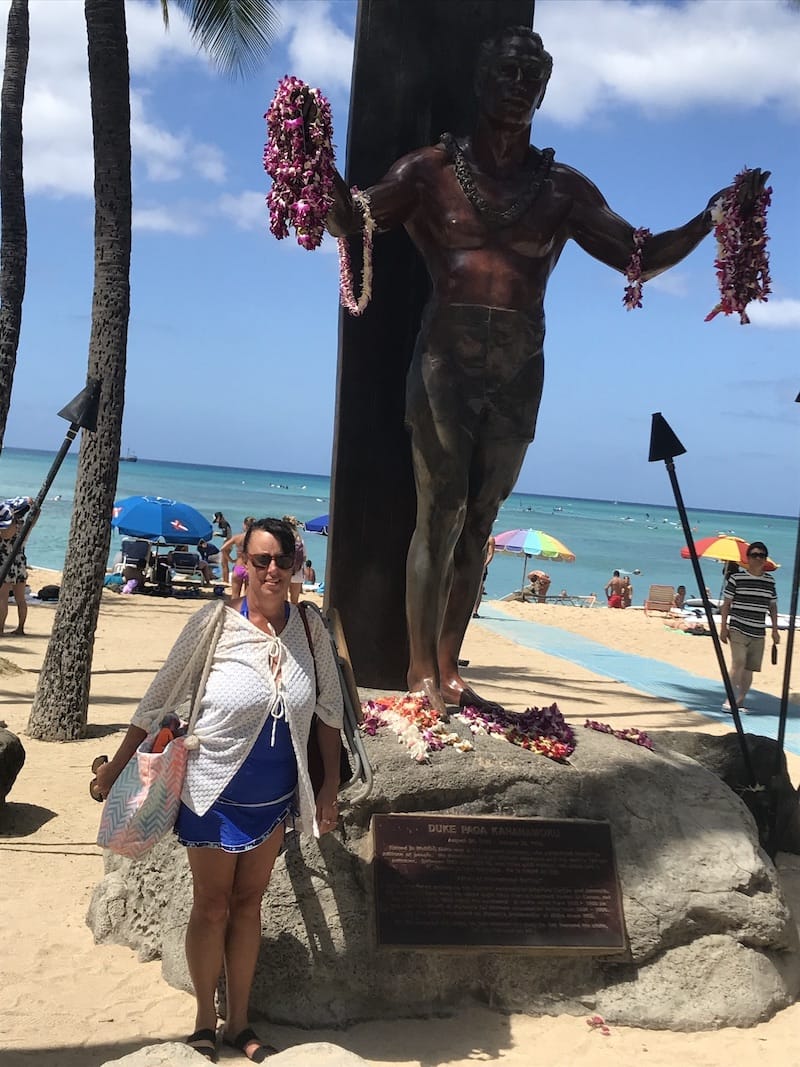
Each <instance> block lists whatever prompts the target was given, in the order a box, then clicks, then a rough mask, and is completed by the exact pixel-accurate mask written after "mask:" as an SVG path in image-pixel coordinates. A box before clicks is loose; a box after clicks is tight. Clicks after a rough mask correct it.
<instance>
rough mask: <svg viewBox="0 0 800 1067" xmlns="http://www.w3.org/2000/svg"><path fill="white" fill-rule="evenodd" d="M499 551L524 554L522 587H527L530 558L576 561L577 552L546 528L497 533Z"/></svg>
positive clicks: (561, 561) (560, 561)
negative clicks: (549, 532)
mask: <svg viewBox="0 0 800 1067" xmlns="http://www.w3.org/2000/svg"><path fill="white" fill-rule="evenodd" d="M494 547H495V550H496V551H497V552H513V553H514V554H515V555H518V556H522V557H523V562H522V588H523V589H524V588H525V571H526V568H527V561H528V560H529V559H549V560H551V561H552V562H553V563H574V562H575V553H574V552H571V551H570V550H569V549H568V548H567V546H566V545H565V544H563V543H562V542H561V541H559V540H558V538H557V537H552V536H551V535H550V534H548V533H545V532H544V530H506V532H505V533H500V534H496V535H495V539H494Z"/></svg>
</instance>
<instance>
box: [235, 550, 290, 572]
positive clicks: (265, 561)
mask: <svg viewBox="0 0 800 1067" xmlns="http://www.w3.org/2000/svg"><path fill="white" fill-rule="evenodd" d="M273 560H275V566H276V567H280V569H281V570H282V571H288V570H291V568H292V567H293V566H294V554H292V555H291V556H272V555H270V553H269V552H259V553H258V554H257V555H248V557H247V561H248V563H252V564H253V566H254V567H255V569H256V570H257V571H265V570H266V569H267V567H269V565H270V563H272V561H273Z"/></svg>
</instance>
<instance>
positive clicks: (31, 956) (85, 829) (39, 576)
mask: <svg viewBox="0 0 800 1067" xmlns="http://www.w3.org/2000/svg"><path fill="white" fill-rule="evenodd" d="M57 580H58V575H54V574H53V573H52V572H47V571H42V570H38V569H35V570H34V571H33V572H32V575H31V587H32V588H33V589H38V588H39V587H40V586H42V585H45V584H48V583H49V582H51V581H57ZM197 606H198V603H197V601H193V600H191V599H186V600H179V599H163V600H162V599H156V598H151V597H135V596H133V597H125V596H118V595H115V594H113V593H110V592H106V593H104V596H103V604H102V609H101V615H100V623H99V628H98V633H97V639H96V644H95V655H94V662H93V680H92V695H91V705H90V713H89V723H90V728H89V733H90V736H89V737H88V738H87V739H86V740H84V741H79V742H72V743H69V744H52V743H51V744H48V743H45V742H37V741H33V740H31V739H30V738H28V737H26V736H25V729H26V724H27V720H28V714H29V710H30V702H31V698H32V696H33V693H34V690H35V686H36V679H37V673H38V670H39V668H40V665H41V662H42V658H43V655H44V652H45V648H46V645H47V638H48V634H49V630H50V626H51V624H52V619H53V615H54V608H53V607H52V606H48V605H31V606H30V609H29V612H28V623H27V630H28V634H27V636H25V637H16V636H11V635H6V636H5V637H3V638H0V690H1V692H2V707H0V719H3V720H5V722H6V723H7V725H8V727H9V729H11V730H12V731H13V732H14V733H16V734H18V735H19V736H20V738H21V739H22V742H23V744H24V746H25V749H26V753H27V761H26V764H25V767H24V768H23V770H22V772H21V773H20V776H19V778H18V780H17V782H16V784H15V786H14V788H13V790H12V792H11V794H10V795H9V798H8V804H7V808H6V811H5V813H4V815H3V816H2V817H0V856H1V857H2V858H1V860H0V862H2V877H0V902H1V903H2V909H3V920H4V921H3V924H2V934H0V986H1V987H2V989H3V998H2V1005H1V1006H0V1050H1V1051H2V1063H3V1067H22V1065H24V1064H32V1063H36V1064H37V1067H56V1065H58V1067H95V1065H99V1064H101V1063H104V1062H106V1061H108V1060H114V1059H117V1058H119V1057H121V1056H123V1055H125V1054H127V1053H129V1052H132V1051H134V1050H135V1049H137V1048H140V1047H142V1046H143V1045H148V1044H153V1043H156V1042H158V1041H164V1040H182V1039H183V1037H185V1035H186V1034H187V1033H188V1032H189V1030H190V1029H191V1022H192V1018H193V999H192V998H191V997H190V996H189V995H187V994H185V993H182V992H179V991H178V990H175V989H172V988H171V987H170V986H168V985H167V984H166V983H165V982H164V981H163V980H162V978H161V973H160V964H159V963H158V962H151V963H140V962H139V961H138V959H137V958H136V955H135V954H134V953H133V952H131V951H130V950H129V949H127V948H123V947H121V946H108V945H100V946H97V945H95V944H94V942H93V938H92V935H91V933H90V931H89V929H88V928H87V927H86V925H85V915H86V910H87V906H88V902H89V898H90V896H91V892H92V888H93V886H94V885H95V884H96V883H97V882H98V881H99V879H100V878H101V877H102V874H103V860H102V855H101V852H100V850H99V849H98V848H97V847H96V846H95V844H94V839H95V834H96V830H97V823H98V818H99V812H100V808H99V805H97V804H95V803H94V802H93V801H92V800H91V798H90V797H89V793H88V779H89V773H88V768H89V765H90V763H91V761H92V758H93V757H94V756H95V755H97V754H98V753H100V752H110V751H112V750H113V749H114V747H115V746H116V744H117V743H118V740H119V736H120V735H121V733H122V732H123V731H124V729H125V727H126V725H127V722H128V720H129V718H130V715H131V713H132V712H133V709H134V708H135V706H136V703H137V701H138V699H139V697H140V696H141V695H142V694H143V692H144V690H145V688H146V686H147V684H148V682H149V680H150V678H151V677H152V675H153V673H154V672H155V670H156V669H157V668H158V666H159V665H160V663H161V661H162V660H163V657H164V654H165V652H166V651H167V650H168V649H169V647H170V645H171V643H172V642H173V640H174V639H175V637H176V636H177V634H178V632H179V630H180V628H181V627H182V625H183V624H184V622H185V620H186V619H187V617H188V616H189V615H190V614H191V613H192V612H193V611H194V610H196V608H197ZM502 607H503V609H504V610H508V611H511V612H512V613H514V614H519V616H520V617H523V618H533V619H535V620H536V621H537V622H540V623H543V624H544V625H548V626H557V627H559V628H561V629H566V630H569V631H571V632H573V633H577V634H580V635H582V636H584V637H588V638H591V639H592V640H595V641H598V642H601V643H604V644H606V645H607V646H608V647H610V648H614V649H618V650H620V651H626V652H632V653H636V654H639V655H644V656H648V657H652V658H655V659H660V660H663V661H664V662H666V663H669V664H672V665H674V666H678V667H682V668H684V669H685V670H689V671H692V672H694V673H696V674H699V675H702V676H705V677H708V678H717V679H718V673H717V666H716V660H715V658H714V653H713V647H712V644H711V641H710V639H709V638H704V637H694V636H687V635H685V634H682V633H679V632H675V631H671V630H669V629H667V628H666V627H665V626H664V623H663V621H662V620H661V619H660V618H657V617H647V616H645V615H644V612H642V611H634V610H631V611H609V610H608V609H606V608H604V607H602V608H599V607H595V608H592V609H584V608H575V607H568V606H561V605H552V604H550V605H538V604H536V605H532V604H510V605H509V604H504V605H503V606H502ZM493 608H494V606H493V605H491V604H485V606H484V608H482V611H485V612H486V614H487V615H489V614H490V613H491V612H492V610H493ZM9 625H10V626H11V627H13V626H14V625H16V618H15V609H14V607H13V606H12V608H11V610H10V615H9ZM463 654H464V656H465V658H467V659H469V661H470V666H469V668H468V669H467V670H466V671H465V674H466V675H467V676H468V678H469V680H470V681H471V682H473V683H474V684H475V685H476V687H477V688H479V689H480V691H482V692H485V693H486V695H487V696H490V697H493V698H495V699H498V700H500V701H501V702H502V703H504V704H505V705H507V706H508V707H511V708H516V709H518V710H522V709H523V708H525V707H528V706H530V705H532V704H539V705H541V704H545V703H551V702H552V701H554V700H555V701H556V702H557V703H558V704H559V707H560V708H561V710H562V711H563V712H564V714H565V716H566V717H567V719H568V720H569V721H570V722H572V723H573V724H581V723H582V722H583V720H584V719H586V718H594V719H600V720H602V721H605V722H609V723H611V724H613V725H615V726H623V725H624V726H637V727H641V728H643V729H655V728H671V729H675V728H681V729H687V730H707V731H709V732H715V733H722V732H725V731H726V727H725V725H724V724H722V723H717V722H712V721H710V720H707V719H704V718H703V717H701V716H699V715H697V714H694V713H691V712H689V711H687V710H686V709H685V708H682V707H681V706H680V705H679V704H674V703H670V702H666V701H663V700H658V699H655V698H653V697H651V696H646V695H643V694H641V693H637V692H635V691H634V690H632V689H629V688H628V687H626V686H624V685H622V684H620V683H618V682H615V681H614V680H613V679H609V678H606V677H600V676H597V675H595V674H593V673H592V672H591V671H590V670H588V669H586V668H584V667H580V666H577V665H573V664H571V663H569V662H567V661H565V660H563V659H558V658H556V657H553V656H548V655H545V654H543V653H541V652H538V651H534V650H531V649H527V648H522V647H521V646H518V645H516V644H514V643H513V642H511V641H508V640H505V639H503V638H501V637H497V636H495V635H494V634H492V633H490V632H489V631H488V629H486V628H485V627H484V626H483V625H482V623H481V621H480V620H477V621H476V622H474V623H473V624H472V625H471V626H470V628H469V631H468V633H467V639H466V642H465V646H464V652H463ZM796 659H800V652H796ZM797 666H798V664H795V668H796V667H797ZM794 677H795V679H796V681H795V686H794V688H795V689H797V688H798V680H797V679H798V675H797V671H796V669H795V672H794ZM781 681H782V670H781V669H776V668H772V669H771V668H770V667H769V666H768V665H765V669H764V671H763V672H762V673H761V675H760V676H757V677H756V683H755V685H756V687H757V688H759V689H761V690H763V691H765V692H768V693H772V694H774V695H776V696H777V695H780V690H781ZM746 725H747V724H746ZM465 758H468V757H465ZM536 758H539V757H536ZM788 761H789V767H790V772H791V775H792V779H793V781H794V782H795V783H796V782H797V781H798V779H800V758H798V757H796V756H793V755H791V754H790V755H789V758H788ZM782 865H783V868H784V877H785V880H786V885H787V892H788V893H789V896H790V899H792V900H798V901H800V893H798V892H797V890H796V889H795V888H794V887H795V885H797V884H800V857H796V856H785V857H782ZM798 917H800V914H798ZM588 1014H589V1013H587V1015H588ZM798 1025H800V1008H799V1007H798V1005H794V1006H792V1007H791V1008H789V1009H787V1010H785V1011H783V1012H781V1013H779V1014H778V1015H777V1016H776V1017H775V1018H774V1019H772V1020H771V1021H769V1022H767V1023H763V1024H760V1025H759V1026H757V1027H754V1028H752V1029H750V1030H737V1029H728V1030H720V1031H716V1032H707V1033H698V1034H676V1033H671V1032H655V1031H645V1030H637V1029H635V1028H618V1027H613V1028H612V1029H611V1033H610V1034H609V1035H608V1036H603V1035H601V1034H600V1033H599V1032H598V1031H595V1030H592V1029H590V1027H589V1026H587V1023H586V1019H585V1017H583V1016H578V1017H576V1016H557V1017H540V1018H534V1017H528V1016H523V1015H504V1014H499V1013H493V1012H491V1011H489V1010H488V1009H486V1008H483V1007H477V1008H475V1009H474V1010H470V1011H468V1012H462V1013H459V1014H457V1015H455V1016H453V1017H448V1018H436V1019H429V1020H407V1021H403V1022H392V1023H371V1024H365V1025H360V1026H357V1027H353V1028H351V1029H350V1030H347V1031H314V1032H307V1031H302V1030H296V1029H289V1028H283V1027H275V1028H270V1037H271V1038H272V1040H273V1041H274V1043H275V1044H276V1045H277V1046H278V1047H279V1048H284V1047H288V1046H290V1045H297V1044H302V1043H304V1042H307V1041H323V1040H328V1041H332V1042H334V1043H336V1044H339V1045H341V1046H343V1047H346V1048H348V1049H350V1050H352V1051H353V1052H355V1053H357V1054H359V1055H361V1056H363V1057H364V1058H365V1059H366V1060H367V1061H368V1062H370V1063H372V1064H376V1065H378V1064H405V1065H409V1067H412V1065H413V1067H416V1065H419V1067H434V1065H449V1067H467V1065H471V1064H474V1063H476V1062H492V1061H497V1062H502V1063H503V1064H504V1065H506V1067H528V1065H529V1064H531V1063H533V1062H538V1061H541V1062H544V1063H547V1064H549V1065H551V1067H560V1065H567V1064H570V1065H571V1064H573V1063H575V1062H581V1063H585V1064H587V1065H589V1067H595V1065H596V1067H606V1065H608V1067H611V1065H612V1064H613V1065H614V1067H629V1065H631V1067H632V1065H633V1064H637V1065H638V1064H641V1063H642V1062H647V1063H649V1064H652V1065H658V1067H666V1065H668V1064H669V1065H672V1064H675V1063H676V1062H679V1061H685V1062H687V1063H691V1064H693V1065H701V1067H703V1065H708V1067H716V1065H720V1067H721V1065H726V1067H730V1065H738V1064H742V1065H745V1064H750V1063H753V1062H756V1061H761V1060H766V1059H767V1058H768V1059H769V1060H770V1062H771V1063H773V1064H775V1065H778V1067H791V1065H800V1051H798V1049H797V1037H796V1035H797V1032H798ZM264 1029H266V1028H264ZM228 1059H231V1060H233V1059H237V1060H238V1061H239V1062H242V1063H244V1062H245V1061H244V1059H242V1058H241V1057H239V1056H238V1054H236V1053H232V1052H231V1051H230V1050H225V1051H223V1053H222V1054H221V1060H222V1062H227V1061H228ZM198 1062H200V1061H199V1060H198Z"/></svg>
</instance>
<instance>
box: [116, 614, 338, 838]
mask: <svg viewBox="0 0 800 1067" xmlns="http://www.w3.org/2000/svg"><path fill="white" fill-rule="evenodd" d="M214 609H215V605H214V604H213V603H209V604H207V605H205V606H204V607H202V608H201V609H200V611H198V612H197V613H196V614H195V615H193V616H192V617H191V619H189V621H188V622H187V624H186V626H185V627H184V628H183V630H182V632H181V634H180V636H179V637H178V640H177V641H176V642H175V644H174V646H173V648H172V650H171V652H170V653H169V655H168V656H167V659H166V661H165V662H164V666H163V667H162V668H161V670H160V671H159V672H158V674H157V675H156V676H155V678H154V679H153V681H152V682H151V684H150V686H149V688H148V690H147V692H146V693H145V695H144V696H143V697H142V700H141V702H140V703H139V706H138V708H137V709H136V712H135V714H134V716H133V718H132V719H131V722H132V724H133V725H134V726H138V727H140V728H141V729H142V730H146V731H147V732H148V733H150V732H151V731H152V730H153V728H154V726H156V725H157V724H158V723H159V722H160V721H161V718H162V717H163V715H164V714H165V712H166V711H169V710H171V709H166V708H165V707H164V704H165V701H166V700H168V699H169V697H170V695H171V694H172V692H173V690H174V688H175V686H176V684H177V683H178V681H179V679H180V675H181V672H182V671H183V669H184V667H185V666H186V664H187V662H188V661H189V658H190V657H191V654H192V651H193V650H194V648H195V647H196V646H197V644H198V642H200V641H202V640H203V638H204V636H206V634H207V627H208V626H210V625H213V619H214V617H215V611H214ZM307 618H308V624H309V628H310V630H311V636H312V640H313V642H314V656H313V657H312V654H311V649H310V648H309V646H308V640H307V638H306V632H305V627H304V626H303V620H302V618H301V616H300V612H299V610H298V609H297V608H296V607H295V606H294V605H291V606H290V609H289V618H288V620H287V622H286V626H285V627H284V629H283V632H282V633H281V634H280V636H279V637H278V638H273V637H271V636H270V635H268V634H265V633H264V632H263V631H262V630H259V629H258V627H256V626H254V625H253V624H252V623H251V622H250V621H249V620H248V619H246V618H245V617H244V616H243V615H241V614H240V613H239V612H238V611H234V610H233V609H232V608H228V607H226V608H225V609H224V620H223V626H222V631H221V633H220V637H219V641H218V642H217V647H216V651H215V653H214V660H213V663H212V667H211V673H210V674H209V677H208V682H207V684H206V688H205V692H204V694H203V698H202V701H201V705H200V709H201V710H200V717H199V719H198V722H197V725H196V727H195V734H196V736H197V738H198V740H199V741H200V744H199V746H198V747H197V748H196V749H194V750H193V751H191V752H190V753H189V760H188V765H187V770H186V781H185V783H184V787H183V793H182V795H181V799H182V800H183V802H184V804H186V806H187V807H189V808H190V809H191V810H192V811H194V812H196V814H198V815H205V813H206V812H207V811H208V809H209V808H210V807H211V805H212V804H213V803H214V801H215V800H216V799H217V798H218V797H219V795H220V794H221V793H222V792H223V790H224V789H225V787H226V786H227V785H228V783H229V782H230V780H231V779H232V778H233V776H234V775H235V774H236V772H237V771H238V770H239V768H240V767H241V765H242V764H243V763H244V761H245V759H246V758H247V755H248V753H249V752H250V749H251V748H252V747H253V745H254V743H255V741H256V738H257V737H258V735H259V733H260V732H261V728H262V727H263V725H264V723H265V722H266V721H267V719H268V718H269V716H270V713H271V711H270V709H271V708H273V707H274V706H276V704H277V700H276V698H277V697H279V698H280V701H281V705H282V707H283V709H284V711H285V714H286V719H287V721H288V724H289V731H290V735H291V739H292V745H293V747H294V752H295V756H296V757H297V794H298V795H297V800H298V802H299V810H300V819H299V827H298V828H299V829H300V830H302V831H303V832H305V833H309V832H311V833H313V834H314V835H315V836H317V837H318V836H319V827H318V826H317V820H316V802H315V800H314V792H313V789H312V786H311V779H310V777H309V773H308V756H307V746H308V735H309V731H310V728H311V718H312V715H313V714H314V712H315V711H316V713H317V715H319V717H320V718H321V719H322V721H323V722H324V723H327V725H328V726H332V727H334V728H337V729H341V726H342V690H341V686H340V684H339V675H338V672H337V669H336V663H335V661H334V657H333V651H332V649H331V645H330V641H329V639H328V635H327V633H326V631H325V627H324V625H323V623H322V621H321V620H320V619H319V617H318V616H317V615H316V614H315V613H314V612H309V613H308V616H307ZM274 641H277V643H278V645H279V651H280V655H281V672H280V673H281V676H280V681H279V684H278V687H277V690H276V684H275V679H274V677H273V674H272V671H271V670H270V666H269V658H268V649H269V647H270V644H271V642H274ZM200 658H201V660H202V657H200ZM202 669H203V663H202V662H199V663H197V665H196V671H195V672H194V676H193V677H191V678H188V679H187V681H186V685H185V690H186V691H185V694H181V695H180V696H179V698H178V700H177V701H176V703H180V702H181V701H182V700H189V699H190V698H191V695H192V693H193V692H194V690H195V688H196V687H197V684H198V682H199V680H200V675H201V674H202ZM315 672H316V679H317V682H318V685H319V696H318V697H317V695H316V685H315Z"/></svg>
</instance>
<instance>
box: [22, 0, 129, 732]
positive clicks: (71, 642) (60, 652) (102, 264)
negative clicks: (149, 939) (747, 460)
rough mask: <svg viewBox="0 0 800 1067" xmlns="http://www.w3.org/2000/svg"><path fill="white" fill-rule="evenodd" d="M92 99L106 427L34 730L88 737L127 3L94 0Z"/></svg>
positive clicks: (119, 350) (90, 440)
mask: <svg viewBox="0 0 800 1067" xmlns="http://www.w3.org/2000/svg"><path fill="white" fill-rule="evenodd" d="M84 10H85V14H86V29H87V34H88V43H89V85H90V90H91V99H92V131H93V136H94V194H95V274H94V299H93V303H92V332H91V338H90V342H89V371H88V373H89V377H91V378H96V379H99V380H100V382H101V393H100V409H99V413H98V419H97V432H96V433H86V432H84V433H83V434H82V437H81V448H80V454H79V457H78V474H77V483H76V487H75V506H74V509H73V513H72V524H71V526H70V533H69V543H68V547H67V557H66V561H65V565H64V574H63V578H62V585H61V595H60V597H59V601H58V608H57V610H56V616H55V620H54V622H53V631H52V635H51V638H50V643H49V645H48V647H47V654H46V655H45V660H44V664H43V666H42V672H41V674H40V677H39V685H38V687H37V690H36V696H35V697H34V702H33V707H32V709H31V715H30V719H29V721H28V733H29V734H30V735H31V736H32V737H36V738H39V739H41V740H44V741H72V740H76V739H78V738H80V737H84V736H85V734H86V721H87V711H88V704H89V683H90V678H91V666H92V652H93V647H94V634H95V630H96V628H97V617H98V614H99V611H100V598H101V596H102V592H103V578H104V575H105V567H106V560H107V558H108V550H109V544H110V540H111V526H110V521H109V520H110V518H111V510H112V507H113V503H114V495H115V492H116V487H117V471H118V463H119V455H120V443H121V439H122V412H123V407H124V399H125V359H126V351H127V338H128V316H129V312H130V256H131V144H130V93H129V89H130V77H129V69H128V40H127V35H126V32H125V7H124V3H123V0H85V5H84Z"/></svg>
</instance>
